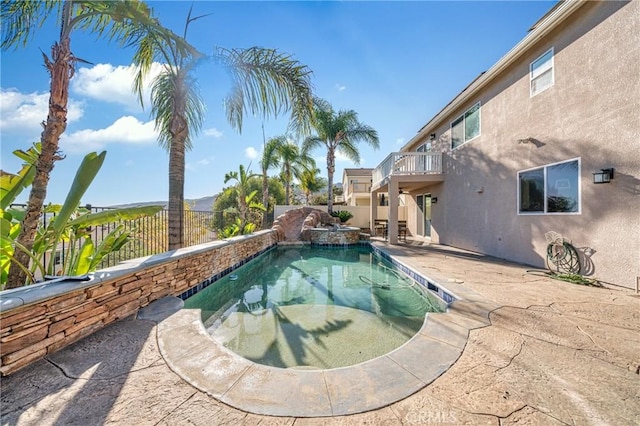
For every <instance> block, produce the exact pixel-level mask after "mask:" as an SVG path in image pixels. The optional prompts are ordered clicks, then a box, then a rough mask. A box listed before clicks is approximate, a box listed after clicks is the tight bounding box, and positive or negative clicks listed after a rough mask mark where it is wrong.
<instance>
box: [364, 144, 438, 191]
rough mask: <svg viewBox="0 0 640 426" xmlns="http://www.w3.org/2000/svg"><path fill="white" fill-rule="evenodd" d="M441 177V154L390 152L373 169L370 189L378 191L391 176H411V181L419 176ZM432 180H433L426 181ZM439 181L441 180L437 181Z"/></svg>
mask: <svg viewBox="0 0 640 426" xmlns="http://www.w3.org/2000/svg"><path fill="white" fill-rule="evenodd" d="M433 175H442V153H440V152H392V153H391V154H389V155H388V156H387V158H385V159H384V161H382V163H380V164H379V165H378V167H376V168H375V169H373V175H372V181H373V185H372V189H374V190H376V189H379V188H381V187H383V186H385V185H386V184H388V183H389V180H390V178H391V177H392V176H399V177H400V180H402V177H403V176H407V177H408V176H412V178H411V180H412V181H415V180H416V179H418V180H419V179H420V176H430V177H432V178H433V177H435V176H433ZM428 180H433V179H428ZM438 180H441V179H438Z"/></svg>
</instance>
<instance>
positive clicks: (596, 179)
mask: <svg viewBox="0 0 640 426" xmlns="http://www.w3.org/2000/svg"><path fill="white" fill-rule="evenodd" d="M611 179H613V168H611V169H600V171H599V172H594V173H593V183H609V182H611Z"/></svg>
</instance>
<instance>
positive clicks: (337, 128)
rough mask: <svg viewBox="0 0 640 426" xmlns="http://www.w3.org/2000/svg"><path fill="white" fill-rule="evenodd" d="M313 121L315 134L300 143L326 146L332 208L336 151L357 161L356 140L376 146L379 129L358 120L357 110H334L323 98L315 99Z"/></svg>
mask: <svg viewBox="0 0 640 426" xmlns="http://www.w3.org/2000/svg"><path fill="white" fill-rule="evenodd" d="M314 120H315V121H314V123H313V124H312V125H313V127H314V129H315V132H316V134H315V135H313V136H309V137H307V138H306V139H305V140H304V143H303V144H302V147H303V150H305V151H310V150H311V149H313V148H316V147H319V146H324V147H326V149H327V177H328V184H329V189H328V194H327V209H328V211H329V213H332V212H333V174H334V172H335V170H336V152H340V153H341V154H342V155H344V156H345V157H347V158H348V159H350V160H351V161H353V162H354V163H356V164H360V152H359V151H358V147H357V146H356V144H357V143H358V142H360V141H363V142H366V143H368V144H369V145H371V146H372V147H373V148H374V149H378V147H379V146H380V142H379V140H378V132H377V131H376V130H375V129H374V128H373V127H371V126H368V125H366V124H363V123H360V122H359V121H358V114H357V113H356V112H355V111H353V110H348V111H343V110H340V111H338V113H336V112H335V111H334V110H333V108H332V107H331V105H330V104H329V103H328V102H327V101H325V100H323V99H314Z"/></svg>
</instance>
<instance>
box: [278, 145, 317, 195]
mask: <svg viewBox="0 0 640 426" xmlns="http://www.w3.org/2000/svg"><path fill="white" fill-rule="evenodd" d="M276 151H277V156H278V163H279V164H280V166H281V167H282V171H281V175H282V180H283V181H284V185H285V200H286V203H287V205H290V204H291V198H292V195H293V194H292V193H291V184H292V181H293V178H296V179H300V178H301V177H302V174H303V173H304V172H305V170H308V169H315V168H316V162H315V160H314V159H313V158H312V157H311V156H310V155H309V154H308V152H307V151H306V150H304V149H301V148H300V147H299V146H298V145H297V144H295V143H294V142H291V141H290V140H288V139H286V138H284V139H283V141H282V140H281V143H279V144H278V145H277V147H276Z"/></svg>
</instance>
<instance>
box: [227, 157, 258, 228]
mask: <svg viewBox="0 0 640 426" xmlns="http://www.w3.org/2000/svg"><path fill="white" fill-rule="evenodd" d="M250 167H251V164H249V167H247V168H246V169H245V168H244V166H243V165H242V164H241V165H240V167H239V168H238V171H237V172H236V171H233V172H228V173H225V175H224V183H227V182H229V181H230V180H235V181H236V185H235V186H233V187H230V188H229V189H228V190H227V191H229V192H234V193H235V196H236V198H237V200H238V210H239V211H240V221H241V226H240V229H241V230H242V229H244V226H245V225H246V224H247V213H248V211H249V209H250V208H257V209H260V210H264V206H263V205H262V204H260V203H259V202H257V203H256V202H255V201H254V198H255V196H256V194H257V193H258V191H257V190H255V191H251V187H250V185H251V178H253V177H257V176H258V175H257V174H253V173H251V170H250Z"/></svg>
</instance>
